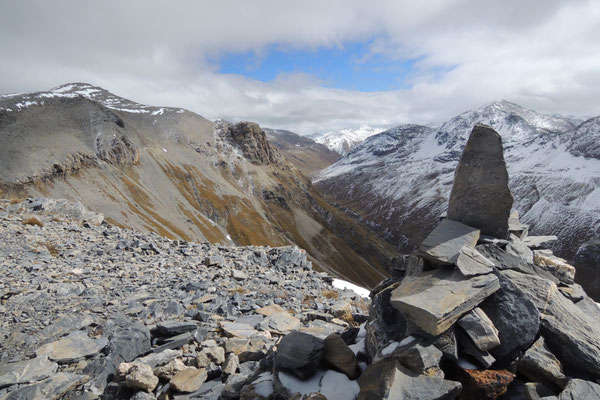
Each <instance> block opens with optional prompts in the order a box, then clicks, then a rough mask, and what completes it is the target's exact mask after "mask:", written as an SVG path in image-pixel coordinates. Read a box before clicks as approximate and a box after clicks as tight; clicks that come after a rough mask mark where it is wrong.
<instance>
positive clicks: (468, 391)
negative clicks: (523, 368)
mask: <svg viewBox="0 0 600 400" xmlns="http://www.w3.org/2000/svg"><path fill="white" fill-rule="evenodd" d="M464 372H465V374H464V376H463V379H461V381H462V384H463V391H462V392H461V394H460V399H461V400H495V399H497V398H498V397H499V396H500V395H502V394H504V393H506V389H507V388H508V385H510V383H511V382H512V381H513V379H514V378H515V375H514V374H513V373H512V372H510V371H507V370H504V369H502V370H491V369H488V370H483V371H480V370H476V369H466V370H464Z"/></svg>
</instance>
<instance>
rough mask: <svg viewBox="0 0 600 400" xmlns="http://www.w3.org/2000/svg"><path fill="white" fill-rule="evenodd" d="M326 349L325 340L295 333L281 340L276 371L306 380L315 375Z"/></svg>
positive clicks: (276, 358) (276, 359) (276, 357)
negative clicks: (288, 372)
mask: <svg viewBox="0 0 600 400" xmlns="http://www.w3.org/2000/svg"><path fill="white" fill-rule="evenodd" d="M324 347H325V343H324V341H323V340H321V339H319V338H317V337H315V336H313V335H310V334H308V333H303V332H298V331H294V332H292V333H290V334H288V335H286V336H285V337H284V338H283V339H281V342H280V343H279V346H278V348H277V354H276V356H275V369H274V370H275V371H278V370H279V369H285V370H287V371H290V372H291V373H293V374H294V375H296V376H297V377H298V378H300V379H306V378H308V377H310V376H312V375H313V374H314V373H315V370H316V369H317V366H318V363H319V360H320V359H321V355H322V354H323V349H324Z"/></svg>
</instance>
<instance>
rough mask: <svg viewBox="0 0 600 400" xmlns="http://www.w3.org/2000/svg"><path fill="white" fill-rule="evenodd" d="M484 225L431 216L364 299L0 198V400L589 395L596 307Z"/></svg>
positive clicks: (522, 237) (49, 203) (295, 271)
mask: <svg viewBox="0 0 600 400" xmlns="http://www.w3.org/2000/svg"><path fill="white" fill-rule="evenodd" d="M246 131H247V132H248V133H252V135H246V136H244V141H245V142H247V144H248V146H249V147H250V148H251V147H256V146H259V147H260V146H261V143H263V142H262V140H263V139H264V137H263V136H262V135H261V134H260V133H259V131H258V130H257V129H255V128H254V127H252V126H250V127H248V129H246ZM477 148H478V147H477V146H475V147H474V148H471V149H470V150H468V151H477ZM463 158H465V157H463ZM256 162H261V163H262V162H273V160H270V159H269V158H264V159H260V160H256ZM496 167H497V166H496ZM481 168H486V166H485V164H482V166H481ZM497 173H500V174H502V171H497ZM457 175H459V174H458V173H457ZM484 175H485V173H484ZM454 201H458V202H460V201H461V200H460V197H459V198H455V199H454ZM458 206H459V208H460V207H461V206H464V204H459V205H458ZM488 222H489V224H488V225H487V228H486V229H487V230H486V232H487V234H483V232H482V230H483V229H484V228H483V226H469V225H466V224H465V223H464V221H463V222H459V221H454V220H452V219H450V218H445V219H443V220H441V221H440V222H439V224H438V226H437V227H436V228H435V229H434V230H433V231H432V232H431V233H430V234H429V236H428V237H427V238H426V239H425V240H424V241H423V243H422V244H421V246H420V247H419V249H418V250H416V251H415V252H414V253H413V254H411V255H408V256H406V257H404V258H402V259H401V260H400V261H399V262H398V263H397V264H396V265H395V267H394V269H393V276H392V277H391V278H388V279H386V280H383V281H381V282H380V283H379V285H377V287H375V288H374V289H373V290H372V291H371V293H370V300H369V299H367V298H363V297H361V296H360V295H358V294H357V293H355V292H353V291H351V290H341V289H336V287H334V286H332V283H336V282H334V280H333V278H332V277H331V276H329V275H328V274H327V273H324V272H316V271H313V270H312V265H311V262H310V261H309V260H308V258H307V255H306V253H305V252H304V251H303V250H301V249H300V248H298V247H296V246H285V247H264V246H247V247H235V246H225V245H218V244H216V245H215V244H210V243H195V242H191V241H185V240H171V239H168V238H163V237H160V236H158V235H156V234H152V233H140V232H136V231H133V230H129V229H123V228H120V227H117V226H113V225H111V224H110V223H109V222H108V221H105V219H104V216H103V215H102V214H100V213H97V212H91V211H88V210H86V209H85V207H83V206H82V205H81V204H77V203H72V202H70V201H66V200H51V199H45V198H39V199H32V198H31V199H27V200H25V201H17V200H13V201H10V200H2V201H0V243H1V245H0V273H1V274H2V277H3V279H2V281H1V283H0V300H1V303H0V338H1V341H0V399H7V400H8V399H10V400H12V399H40V400H41V399H62V400H67V399H68V400H71V399H72V400H75V399H77V400H83V399H86V400H87V399H90V400H91V399H118V400H121V399H122V400H130V399H133V400H151V399H161V400H167V399H173V400H184V399H185V400H187V399H215V400H216V399H223V400H235V399H241V400H250V399H259V400H261V399H262V400H270V399H275V400H277V399H296V400H317V399H318V400H324V399H325V400H347V399H360V400H372V399H373V400H377V399H400V400H414V399H418V400H446V399H447V400H451V399H461V400H487V399H490V400H493V399H505V400H523V399H528V400H531V399H546V400H550V399H555V400H556V399H558V400H574V399H590V400H593V399H600V384H598V382H600V322H599V321H600V306H599V305H598V304H597V303H595V302H594V301H593V300H592V299H591V298H590V297H588V295H587V294H586V293H585V291H584V290H583V289H582V287H581V286H580V285H578V284H577V283H575V282H574V277H575V269H574V268H573V267H572V266H570V265H569V264H567V263H566V262H565V261H564V260H562V259H560V258H559V257H556V256H555V255H554V254H553V253H552V252H551V251H550V250H548V249H544V248H542V247H541V246H543V245H544V243H547V242H549V241H552V240H554V239H556V238H552V237H535V236H528V227H527V225H526V224H522V223H521V222H520V221H519V218H518V215H517V214H515V213H513V214H511V215H510V216H508V215H507V216H506V220H504V219H500V218H497V219H494V220H493V221H491V222H490V221H488ZM505 228H506V229H507V232H506V234H505V232H504V231H503V229H505ZM491 232H497V235H496V236H494V235H490V233H491Z"/></svg>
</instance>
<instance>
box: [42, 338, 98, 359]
mask: <svg viewBox="0 0 600 400" xmlns="http://www.w3.org/2000/svg"><path fill="white" fill-rule="evenodd" d="M107 344H108V339H107V338H105V337H101V338H100V339H92V338H90V337H89V336H88V334H87V332H85V331H75V332H72V333H71V334H69V335H68V336H65V337H64V338H63V339H60V340H58V341H56V342H52V343H48V344H45V345H43V346H42V347H40V348H39V349H37V350H36V354H37V355H38V356H42V355H47V356H48V358H49V359H50V360H53V361H56V362H58V363H67V362H73V361H78V360H81V359H83V358H87V357H91V356H93V355H95V354H98V353H99V352H100V350H102V349H103V348H105V347H106V345H107Z"/></svg>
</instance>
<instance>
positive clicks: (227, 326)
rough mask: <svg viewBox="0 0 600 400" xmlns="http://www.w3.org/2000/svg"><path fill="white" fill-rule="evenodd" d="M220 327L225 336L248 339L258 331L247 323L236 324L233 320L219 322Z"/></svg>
mask: <svg viewBox="0 0 600 400" xmlns="http://www.w3.org/2000/svg"><path fill="white" fill-rule="evenodd" d="M221 329H223V332H225V335H227V337H236V338H242V339H248V338H250V337H252V336H256V335H258V331H257V330H256V329H254V328H253V327H252V326H250V325H248V324H238V323H235V322H221Z"/></svg>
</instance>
